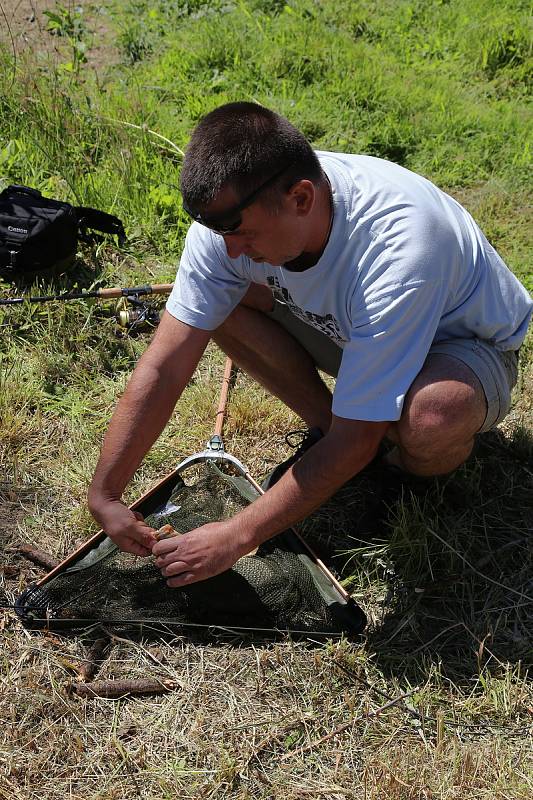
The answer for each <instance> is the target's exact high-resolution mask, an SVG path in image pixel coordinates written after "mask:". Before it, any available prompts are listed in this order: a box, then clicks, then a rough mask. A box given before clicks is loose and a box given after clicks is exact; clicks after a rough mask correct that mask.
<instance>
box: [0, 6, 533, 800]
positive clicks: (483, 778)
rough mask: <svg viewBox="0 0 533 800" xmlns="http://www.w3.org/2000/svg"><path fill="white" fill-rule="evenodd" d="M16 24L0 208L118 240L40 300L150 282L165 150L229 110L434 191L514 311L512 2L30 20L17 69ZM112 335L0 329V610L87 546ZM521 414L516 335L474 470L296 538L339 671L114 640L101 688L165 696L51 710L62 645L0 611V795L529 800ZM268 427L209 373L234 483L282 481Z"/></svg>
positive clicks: (47, 314) (324, 663)
mask: <svg viewBox="0 0 533 800" xmlns="http://www.w3.org/2000/svg"><path fill="white" fill-rule="evenodd" d="M17 8H18V5H17V4H12V5H11V6H9V5H8V6H7V19H8V21H10V30H11V34H12V37H11V38H12V41H13V42H14V44H15V47H16V58H15V56H14V52H13V49H12V41H11V38H10V37H9V36H8V35H7V34H0V43H1V44H0V75H1V77H2V80H1V81H0V188H1V187H3V186H4V185H7V184H8V183H9V182H18V183H27V184H29V185H31V186H35V187H37V188H39V189H41V190H42V191H43V192H44V193H47V194H49V195H52V196H55V197H59V198H62V199H66V200H70V201H72V202H75V203H76V204H84V205H94V206H97V207H99V208H102V209H103V210H106V211H109V212H111V213H115V214H118V215H119V216H120V217H121V218H122V219H123V220H124V222H125V225H126V228H127V232H128V235H129V242H128V245H127V246H126V247H125V248H124V249H122V250H118V249H117V248H116V247H115V246H114V245H113V243H111V242H108V243H106V244H105V245H101V246H99V247H98V248H97V249H96V250H94V249H91V248H85V247H84V248H82V249H81V250H80V253H79V258H78V262H77V266H76V270H75V271H73V272H72V273H71V274H70V275H69V276H65V278H64V279H62V280H60V281H59V282H57V283H56V284H55V285H53V286H48V285H44V286H40V287H39V289H40V290H41V289H42V290H44V291H47V290H48V289H53V288H58V287H60V288H73V287H74V286H78V287H89V286H93V285H117V284H121V285H126V284H135V283H145V282H156V281H157V282H161V281H166V280H172V279H173V277H174V274H175V269H176V265H177V261H178V257H179V254H180V251H181V247H182V245H183V241H184V237H185V233H186V230H187V227H188V221H187V218H186V215H185V214H184V213H183V211H182V208H181V199H180V196H179V193H178V191H177V186H178V183H179V174H180V167H181V154H180V153H181V151H183V149H184V148H185V146H186V144H187V140H188V137H189V135H190V132H191V129H192V127H193V126H194V124H195V123H196V122H197V120H198V119H199V118H200V116H202V115H203V114H204V113H205V112H207V111H209V110H210V109H212V108H214V107H215V106H217V105H219V104H221V103H223V102H226V101H229V100H236V99H255V100H257V101H259V102H262V103H265V104H266V105H269V106H271V107H273V108H275V109H276V110H278V111H280V112H281V113H284V114H286V115H287V116H288V117H289V118H290V119H291V120H292V121H293V122H294V123H295V124H296V125H297V126H299V127H300V128H302V130H304V132H305V133H306V134H307V136H308V137H309V138H310V140H311V141H312V142H313V144H314V145H315V146H316V147H318V148H323V149H339V150H344V151H347V152H349V151H353V152H364V153H370V154H374V155H378V156H382V157H385V158H390V159H392V160H395V161H398V162H400V163H402V164H404V165H405V166H407V167H409V168H411V169H414V170H416V171H418V172H420V173H422V174H424V175H426V176H427V177H428V178H430V179H432V180H434V181H435V182H436V183H437V184H439V185H440V186H441V187H442V188H444V189H446V190H447V191H449V192H450V193H451V194H453V195H454V196H455V197H457V198H458V199H459V200H460V201H461V202H462V203H463V204H464V205H465V206H466V207H467V208H468V209H469V210H470V211H471V213H472V214H473V216H474V218H475V219H477V220H478V222H479V223H480V224H481V227H482V228H483V230H484V231H485V233H486V234H487V236H488V238H489V239H490V240H491V242H492V243H493V244H494V245H495V246H496V247H497V248H498V250H499V252H500V253H501V255H502V256H503V257H504V258H505V260H506V262H507V263H508V264H509V266H510V268H511V269H512V270H513V271H514V272H515V274H517V275H518V276H519V277H520V278H521V279H522V280H523V282H524V283H525V284H526V285H527V286H528V288H529V289H530V290H533V273H532V271H531V266H530V265H531V239H530V235H529V226H530V206H529V198H528V188H529V187H528V179H529V176H530V169H531V161H530V147H531V144H530V135H531V133H530V132H531V128H532V125H531V106H530V97H529V94H528V92H529V87H530V85H531V65H532V58H531V44H530V42H531V18H530V15H529V4H528V3H525V2H511V1H510V0H508V1H507V2H505V3H496V2H490V1H489V0H472V2H469V3H465V2H459V0H449V1H448V2H445V0H441V1H440V2H438V1H437V0H434V2H422V1H421V0H397V1H396V2H392V0H376V2H372V3H368V2H365V3H363V2H348V0H337V2H335V3H334V2H332V0H325V1H324V2H320V3H319V2H311V0H292V1H291V2H289V3H287V4H286V3H284V2H282V1H281V0H264V1H263V2H261V0H247V2H245V1H243V2H235V3H231V2H224V1H223V0H220V2H218V1H217V2H210V3H203V2H200V1H199V0H190V2H187V1H186V0H170V2H162V0H152V1H151V2H148V0H136V2H131V1H130V0H114V1H113V2H111V3H109V4H105V5H98V3H95V2H93V3H86V4H83V10H82V11H79V10H77V7H74V6H71V5H70V4H64V5H61V4H57V6H56V8H55V9H53V8H52V9H50V11H51V12H52V14H55V18H52V17H50V16H49V17H48V18H45V17H39V19H40V20H41V22H42V26H41V27H42V30H41V33H40V34H39V36H37V38H36V39H35V40H33V41H34V45H33V46H32V48H31V50H29V49H26V50H25V49H24V47H23V44H21V41H22V40H21V39H20V36H19V32H20V31H21V30H24V31H26V29H27V27H28V23H27V20H25V19H23V18H19V17H17V13H18V12H17ZM56 18H57V19H56ZM54 20H55V34H54V35H53V36H52V34H51V33H50V32H47V30H46V26H47V24H48V22H52V23H53V22H54ZM51 27H52V28H53V27H54V25H52V26H51ZM162 137H164V138H162ZM2 290H3V293H7V292H8V291H10V288H9V287H8V286H7V285H5V286H2ZM113 312H114V309H113V308H112V307H111V306H110V305H109V304H106V305H103V304H98V303H89V302H85V301H84V302H76V303H72V304H68V305H67V304H60V303H51V304H49V305H47V306H42V307H37V306H30V305H29V304H25V305H23V306H21V307H18V308H12V309H9V310H5V311H0V329H1V332H2V336H1V337H0V475H1V477H0V501H1V506H2V514H1V516H0V534H1V535H2V540H3V552H4V558H3V562H4V563H3V566H2V576H1V585H2V588H3V590H4V592H5V594H6V598H7V600H8V601H12V599H13V598H14V596H15V595H16V594H17V593H18V591H19V590H20V589H21V588H22V587H23V586H24V585H26V584H27V583H28V582H29V581H30V580H32V579H33V578H35V577H36V576H37V575H38V574H39V572H38V570H37V569H35V568H33V567H30V566H28V564H26V563H25V562H23V561H22V560H21V558H20V557H19V556H18V555H17V552H16V545H17V544H18V543H20V542H34V543H38V544H40V546H41V547H43V548H44V549H47V550H49V551H50V552H52V553H54V554H55V555H57V556H61V555H63V554H66V553H68V552H70V551H71V550H72V549H73V547H74V545H76V544H78V543H79V542H80V541H81V540H83V539H85V538H86V537H87V536H88V534H89V533H90V532H92V531H94V529H95V524H94V522H92V521H91V519H90V516H89V514H88V512H87V509H86V503H85V494H86V488H87V484H88V481H89V480H90V476H91V473H92V470H93V468H94V464H95V461H96V458H97V455H98V450H99V446H100V442H101V438H102V436H103V433H104V431H105V429H106V426H107V422H108V420H109V417H110V415H111V413H112V409H113V407H114V404H115V402H116V399H117V397H118V396H119V395H120V393H121V392H122V391H123V389H124V386H125V384H126V381H127V378H128V376H129V374H130V372H131V370H132V369H133V367H134V365H135V362H136V360H137V358H138V357H139V356H140V354H141V353H142V352H143V350H144V348H145V347H146V345H147V343H148V341H149V338H150V335H149V333H141V334H138V335H135V336H125V335H124V332H123V331H119V330H117V328H116V325H115V322H114V316H113ZM222 365H223V358H222V356H221V355H220V354H219V353H217V352H216V350H215V349H214V348H210V349H209V350H208V353H207V354H206V357H205V358H204V359H203V361H202V364H201V366H200V368H199V370H198V372H197V374H196V376H195V378H194V380H193V381H192V382H191V385H190V386H189V387H188V389H187V391H186V393H185V395H184V397H183V399H182V401H181V402H180V405H179V407H178V410H177V412H176V414H175V415H174V416H173V418H172V420H171V421H170V423H169V425H168V426H167V429H166V430H165V432H164V434H163V435H162V437H161V438H160V440H159V442H158V443H157V444H156V446H154V448H153V450H152V451H151V453H150V454H149V455H148V456H147V458H146V459H145V462H144V464H143V466H142V468H141V469H140V470H139V471H138V474H137V475H136V476H135V478H134V480H133V481H132V485H131V486H130V487H129V489H128V497H129V498H133V497H135V496H138V495H139V494H140V492H141V491H143V490H144V489H146V488H147V487H148V486H150V485H151V484H153V482H154V481H155V480H156V479H158V478H159V477H160V476H161V475H162V474H163V473H164V472H167V471H168V470H169V469H170V468H171V467H172V466H173V465H174V464H175V463H177V462H178V461H179V460H181V458H182V457H184V456H185V455H189V454H191V453H192V452H195V451H197V450H199V449H201V448H202V447H203V445H204V442H205V441H206V440H207V438H208V437H209V435H210V433H211V431H212V428H213V426H214V417H215V410H216V400H217V394H218V386H219V383H220V379H221V374H222ZM532 407H533V339H532V337H531V335H530V336H529V339H528V340H527V342H526V344H525V345H524V347H523V349H522V352H521V376H520V382H519V387H518V389H517V391H516V393H515V398H514V406H513V410H512V413H511V415H510V417H509V419H508V420H507V421H506V422H505V423H504V425H502V426H501V429H500V430H499V431H498V432H496V433H493V434H490V435H488V436H486V437H484V438H483V441H482V445H481V448H480V450H479V452H478V454H477V457H476V458H475V459H473V460H472V461H471V462H469V463H468V464H466V465H465V466H464V467H462V468H461V469H460V470H458V471H457V472H456V473H455V474H454V475H453V476H451V477H449V478H446V479H441V480H439V481H435V482H433V483H432V484H431V485H430V486H429V487H428V489H427V490H426V491H422V492H420V491H416V492H414V493H411V492H410V491H409V490H406V491H405V492H404V494H403V495H402V496H399V497H396V498H395V499H393V500H391V501H390V503H389V505H388V506H387V507H385V508H383V507H380V509H379V513H380V516H379V517H377V516H376V508H377V507H378V505H379V504H378V503H377V501H376V497H377V493H378V491H379V486H376V484H375V483H374V482H373V478H372V476H367V477H366V478H362V479H355V480H354V481H352V482H350V483H349V484H348V485H347V486H346V487H344V488H343V489H342V490H341V491H340V492H339V493H338V495H337V496H336V497H335V498H333V499H332V500H331V501H330V502H329V503H328V504H326V506H325V507H324V508H322V509H320V510H319V511H318V512H317V513H316V514H315V515H313V516H312V517H311V518H310V519H309V520H307V521H306V522H305V523H304V524H303V529H304V531H305V533H306V534H307V535H308V536H309V537H310V538H311V539H312V540H313V541H314V542H315V544H316V545H317V547H318V548H320V549H322V550H324V552H331V550H334V551H335V552H336V555H335V557H334V563H335V565H336V568H337V569H338V570H339V572H340V573H341V574H342V577H343V580H344V581H345V583H346V585H347V586H348V587H349V588H350V590H351V591H352V592H353V593H354V595H355V597H356V598H357V600H358V601H359V602H360V603H361V604H362V605H363V606H364V607H365V609H366V610H367V612H368V615H369V618H370V626H369V629H368V633H367V634H366V636H365V638H364V640H363V642H362V643H360V644H355V643H350V642H346V641H341V642H334V643H333V642H332V643H330V644H328V645H313V644H312V643H295V642H291V641H284V642H280V643H277V644H274V645H267V644H265V643H261V642H255V643H249V642H244V643H242V642H228V641H227V640H223V641H220V642H218V643H210V644H206V643H205V642H191V641H189V640H188V639H187V638H181V637H178V638H177V639H176V640H175V641H173V642H161V643H159V644H157V645H148V644H146V643H142V642H141V644H139V643H133V642H129V643H128V642H120V641H117V642H115V646H114V648H113V650H112V651H111V653H110V655H109V656H108V657H107V659H106V660H105V662H104V664H103V665H102V670H101V675H102V677H110V678H112V677H120V676H123V677H132V676H140V675H146V674H158V675H164V676H170V677H173V678H175V679H177V680H178V681H179V682H180V685H181V686H182V689H181V690H179V691H177V692H175V693H173V694H170V695H167V696H165V697H162V698H155V699H151V700H136V701H133V700H131V701H119V702H116V703H111V702H109V701H102V700H92V701H91V700H89V701H75V700H74V699H73V698H71V697H69V696H67V694H66V693H65V686H66V685H67V683H68V680H69V676H70V675H71V674H72V665H74V666H76V664H77V663H79V662H80V660H81V659H82V658H83V653H84V650H83V644H84V642H83V641H80V640H79V639H77V638H71V639H61V638H54V637H41V636H33V635H32V636H28V635H26V634H24V633H23V632H22V631H21V629H20V627H19V625H18V623H17V622H16V621H15V620H14V618H13V616H12V615H11V614H9V613H8V612H6V614H5V615H4V619H3V622H2V625H3V628H2V635H3V638H4V642H3V644H4V648H3V681H4V685H5V691H4V694H3V697H2V701H1V702H0V720H1V721H2V738H1V741H0V751H1V754H2V758H1V759H0V761H1V763H2V764H3V766H2V770H1V771H0V797H2V798H3V797H6V798H8V797H9V798H12V797H16V798H21V800H28V799H29V798H34V797H37V795H39V797H41V798H45V800H52V798H64V797H66V796H71V797H73V798H80V800H81V798H84V800H85V798H88V797H91V798H95V800H96V798H98V799H99V800H103V799H104V798H105V800H112V798H113V799H114V800H119V799H120V800H123V798H133V797H139V796H141V794H143V795H144V796H148V797H150V798H152V797H153V798H158V799H159V798H171V797H176V796H179V797H180V798H181V797H183V798H195V800H196V798H208V797H216V798H225V797H227V798H232V800H245V798H252V797H253V798H254V800H255V798H269V800H270V798H272V797H280V796H284V797H287V798H291V799H292V798H294V799H295V800H296V798H298V799H299V798H307V797H317V798H328V800H329V798H337V797H339V798H340V797H342V798H345V797H348V798H354V800H362V798H365V800H381V799H383V800H389V798H393V800H415V798H416V800H422V799H423V798H424V800H426V798H431V799H432V800H437V798H438V800H464V798H465V797H468V798H470V797H472V798H480V800H481V799H483V800H494V799H495V798H496V799H497V800H500V798H501V800H509V798H512V800H526V798H529V797H531V794H532V791H533V764H532V762H531V752H532V750H531V713H532V708H533V693H532V688H531V681H530V678H529V675H528V670H529V669H530V668H531V663H532V656H533V648H532V638H531V621H532V614H531V608H532V606H531V595H532V593H533V588H532V586H531V567H532V564H531V546H530V537H531V531H532V530H533V504H532V495H533V491H532V490H533V471H532V470H533V467H532V464H533V413H532ZM294 427H299V421H298V420H297V419H295V418H294V417H293V416H292V415H291V414H290V413H289V412H287V411H286V409H284V408H283V407H282V406H281V405H280V404H279V403H278V402H277V401H275V400H274V399H272V398H271V397H269V396H268V395H267V394H266V393H265V392H263V391H262V390H259V389H258V388H257V387H256V386H255V385H254V384H253V383H252V382H251V381H249V380H247V379H246V378H245V377H244V376H239V378H238V380H237V385H236V388H235V390H234V392H233V395H232V397H231V400H230V404H229V409H228V418H227V422H226V427H225V441H226V447H227V449H228V450H229V451H230V452H232V453H234V454H235V455H236V456H237V457H239V458H241V459H242V460H243V461H244V462H245V463H247V464H248V465H249V466H250V468H251V471H252V474H254V475H256V476H260V475H261V474H263V473H265V472H266V471H267V470H268V469H269V468H270V467H271V466H272V465H273V464H274V463H276V461H278V460H280V459H281V458H282V457H284V456H285V455H286V447H285V445H284V439H283V435H284V433H285V431H286V430H288V429H291V428H294ZM69 664H70V666H69ZM409 692H412V694H411V695H410V696H409V698H405V699H404V700H399V701H398V702H397V703H396V704H395V705H393V706H391V707H389V708H388V709H386V710H384V711H382V712H381V713H380V714H379V715H378V716H376V717H372V716H368V717H366V716H365V715H366V714H367V713H369V714H372V713H373V712H375V711H376V709H378V708H380V707H381V706H383V705H384V704H386V703H387V702H388V700H387V698H389V699H390V698H399V697H400V696H401V695H403V694H405V693H409ZM350 720H353V722H352V723H351V724H348V723H350ZM337 729H338V730H339V732H338V733H336V734H335V735H333V734H334V732H335V731H336V730H337ZM330 734H331V735H330ZM324 736H329V738H328V739H326V740H325V741H324V742H323V743H319V742H320V740H321V738H322V737H324ZM306 745H312V746H311V747H309V748H308V749H307V750H305V751H302V750H300V749H299V748H301V747H305V746H306ZM283 757H286V760H285V761H282V760H281V759H282V758H283Z"/></svg>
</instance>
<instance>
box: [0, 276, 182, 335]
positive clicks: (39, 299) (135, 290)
mask: <svg viewBox="0 0 533 800" xmlns="http://www.w3.org/2000/svg"><path fill="white" fill-rule="evenodd" d="M173 285H174V284H172V283H151V284H144V285H142V286H125V287H123V286H112V287H110V288H108V289H94V290H93V291H84V290H82V291H80V292H60V293H59V294H45V295H26V296H22V297H0V306H17V305H21V304H23V303H51V302H53V301H55V300H57V301H60V302H69V301H71V300H95V299H97V300H113V299H115V298H124V299H125V300H126V301H127V302H128V303H130V304H131V305H132V306H133V308H125V309H122V310H119V311H117V314H116V319H117V322H118V323H119V325H122V327H125V328H133V327H137V326H140V325H142V324H143V323H145V322H147V323H148V324H150V325H154V326H155V325H157V324H158V323H159V312H158V311H157V309H156V308H154V307H153V306H151V305H150V304H149V303H147V302H146V300H142V299H141V298H146V297H147V296H148V295H160V294H163V295H164V294H170V292H171V291H172V287H173Z"/></svg>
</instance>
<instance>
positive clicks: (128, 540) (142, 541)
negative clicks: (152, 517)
mask: <svg viewBox="0 0 533 800" xmlns="http://www.w3.org/2000/svg"><path fill="white" fill-rule="evenodd" d="M92 513H93V516H94V518H95V519H96V520H97V522H98V523H99V524H100V525H101V526H102V528H103V530H104V531H105V532H106V533H107V535H108V536H109V538H110V539H112V540H113V541H114V542H115V544H116V545H117V546H118V547H120V549H121V550H123V551H124V552H125V553H133V554H134V555H136V556H149V555H150V553H151V552H152V547H153V545H154V544H155V542H156V541H157V540H156V538H155V531H154V530H153V528H150V527H149V526H148V525H147V524H146V522H145V521H144V518H143V516H142V514H139V512H138V511H131V510H130V509H129V508H127V507H126V506H125V505H124V503H121V502H120V500H108V501H107V502H106V503H105V505H103V506H102V507H100V508H99V509H98V510H93V512H92Z"/></svg>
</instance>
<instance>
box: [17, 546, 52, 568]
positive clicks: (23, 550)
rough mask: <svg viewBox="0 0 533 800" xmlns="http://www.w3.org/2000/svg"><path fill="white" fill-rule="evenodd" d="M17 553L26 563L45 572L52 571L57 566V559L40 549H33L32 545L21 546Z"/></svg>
mask: <svg viewBox="0 0 533 800" xmlns="http://www.w3.org/2000/svg"><path fill="white" fill-rule="evenodd" d="M18 551H19V553H20V554H21V555H23V556H24V558H27V559H28V561H31V562H32V563H33V564H37V566H38V567H44V569H47V570H51V569H54V567H57V565H58V564H59V559H58V558H54V557H53V556H51V555H50V553H45V551H44V550H41V548H40V547H35V546H34V545H33V544H21V545H19V547H18Z"/></svg>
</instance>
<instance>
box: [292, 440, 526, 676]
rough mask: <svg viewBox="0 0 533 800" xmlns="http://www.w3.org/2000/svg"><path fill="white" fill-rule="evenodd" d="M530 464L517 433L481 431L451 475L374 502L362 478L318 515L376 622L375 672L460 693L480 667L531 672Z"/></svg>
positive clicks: (371, 638) (373, 487)
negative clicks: (438, 679)
mask: <svg viewBox="0 0 533 800" xmlns="http://www.w3.org/2000/svg"><path fill="white" fill-rule="evenodd" d="M532 455H533V437H532V436H531V435H530V434H528V433H527V432H525V431H524V430H522V429H517V430H516V431H515V433H514V435H513V436H512V438H510V439H506V438H505V437H504V436H503V435H502V434H501V433H500V432H498V431H495V432H491V433H488V434H484V435H483V436H481V437H480V439H479V447H478V451H477V453H476V456H475V458H472V459H470V460H469V462H468V463H467V464H465V465H464V466H463V467H461V468H460V469H459V470H457V471H456V472H455V473H454V474H453V475H452V476H449V477H446V478H439V479H435V480H432V481H430V482H428V484H427V486H426V487H423V488H421V487H420V486H417V487H415V488H410V487H409V486H407V485H404V486H403V487H399V488H398V492H397V494H396V497H395V498H394V497H392V496H391V494H390V493H389V495H388V496H387V497H386V498H384V497H383V493H382V496H381V500H379V495H380V491H379V488H380V487H379V485H378V484H379V480H378V479H377V478H376V476H375V475H374V476H366V477H365V476H364V475H363V476H361V478H360V479H359V481H358V479H357V478H356V479H354V481H353V482H351V483H350V484H348V485H347V486H346V487H344V489H343V490H342V491H341V492H340V493H339V494H338V495H336V496H335V498H334V499H333V500H332V501H331V503H330V504H328V507H327V508H323V509H321V511H320V512H319V522H320V520H321V522H322V524H323V523H324V522H327V527H328V530H329V531H331V530H332V529H335V527H336V530H333V535H332V539H333V543H334V545H335V547H336V549H337V551H339V550H344V555H343V556H337V557H336V560H337V563H338V564H339V568H340V569H341V570H342V573H343V575H344V576H347V577H349V578H350V581H351V587H352V589H353V590H355V592H356V595H357V593H358V592H357V590H358V587H359V589H361V595H362V598H363V600H364V602H366V604H367V607H368V608H369V610H370V613H371V615H372V617H373V618H374V624H373V625H371V627H370V629H369V635H368V647H369V649H370V651H371V652H372V653H375V661H376V663H377V665H378V666H379V667H380V669H381V670H382V671H383V672H384V673H385V674H390V675H393V674H394V675H396V676H398V675H400V674H401V675H404V676H405V677H407V678H408V679H410V680H412V681H414V682H416V681H419V680H420V678H421V677H423V676H427V674H428V670H429V668H430V666H431V665H438V666H439V669H440V671H441V672H442V673H443V674H444V675H446V676H447V677H448V678H450V679H451V680H453V681H454V682H458V683H460V682H464V681H469V680H470V679H471V677H472V676H473V675H475V674H478V673H479V671H480V670H481V669H482V668H483V667H485V666H488V667H489V668H491V669H497V668H498V665H499V664H500V663H503V662H510V663H517V662H519V661H521V662H522V664H523V666H527V665H528V664H531V662H532V654H533V635H532V630H533V624H532V623H533V581H532V577H531V576H532V574H533V571H532V567H533V548H532V546H531V543H532V532H533V459H532ZM315 517H316V515H315ZM314 524H316V519H315V522H314V523H313V524H312V525H309V527H308V533H309V534H310V535H311V536H313V530H312V528H313V525H314ZM339 530H341V531H343V534H342V535H339ZM315 533H316V530H315ZM323 541H324V539H323ZM329 544H330V546H331V544H332V541H331V540H330V542H329Z"/></svg>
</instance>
